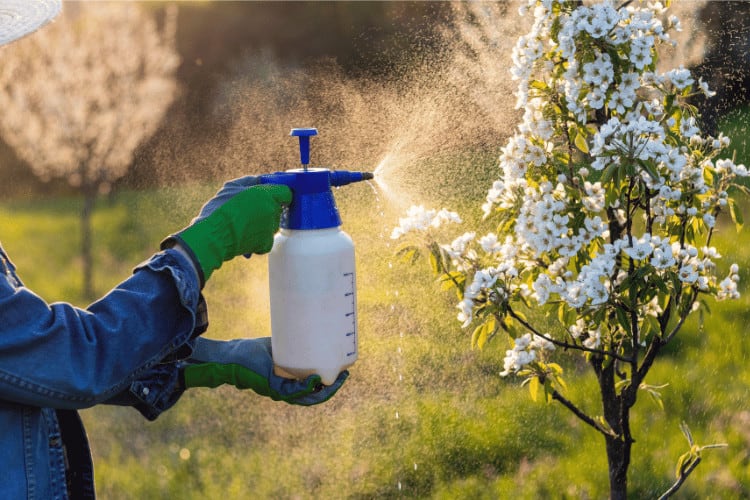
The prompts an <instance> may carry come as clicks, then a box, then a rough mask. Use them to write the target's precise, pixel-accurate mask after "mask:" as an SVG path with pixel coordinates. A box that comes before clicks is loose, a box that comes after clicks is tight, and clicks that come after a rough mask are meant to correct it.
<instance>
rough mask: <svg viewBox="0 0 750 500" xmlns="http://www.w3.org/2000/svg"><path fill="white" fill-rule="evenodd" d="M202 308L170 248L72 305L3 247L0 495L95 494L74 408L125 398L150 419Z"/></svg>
mask: <svg viewBox="0 0 750 500" xmlns="http://www.w3.org/2000/svg"><path fill="white" fill-rule="evenodd" d="M205 311H206V310H205V302H204V300H203V297H202V295H201V294H200V285H199V283H198V278H197V276H196V273H195V272H194V270H193V268H192V264H191V263H190V262H189V261H188V259H187V258H186V257H185V256H184V255H182V254H180V253H179V252H177V251H174V250H166V251H163V252H160V253H158V254H156V255H154V256H153V257H152V258H151V259H149V260H148V261H146V262H144V263H143V264H141V265H139V266H138V267H137V268H136V269H135V272H134V274H133V275H132V276H131V277H130V278H128V279H127V280H125V281H123V282H122V283H121V284H120V285H118V286H117V287H115V288H114V289H112V290H111V291H110V292H109V293H108V294H107V295H106V296H105V297H103V298H102V299H100V300H98V301H97V302H95V303H93V304H91V305H90V306H89V307H87V308H86V309H79V308H75V307H73V306H71V305H70V304H65V303H53V304H48V303H46V302H45V301H44V300H43V299H41V298H40V297H38V296H37V295H35V294H34V293H33V292H32V291H30V290H29V289H27V288H25V287H24V286H23V284H22V283H21V281H20V280H19V279H18V276H17V275H16V272H15V268H14V267H13V264H12V263H11V262H10V260H9V259H8V257H7V255H6V254H5V252H4V251H3V249H2V247H1V246H0V464H2V465H0V496H1V497H2V498H4V499H5V498H8V499H16V498H18V499H26V498H41V499H51V498H68V492H69V488H70V491H71V496H93V472H92V470H91V465H90V460H91V458H90V453H89V448H88V443H87V441H86V437H85V432H83V428H82V426H81V423H80V419H79V418H78V415H77V412H76V411H75V410H78V409H81V408H87V407H90V406H93V405H96V404H99V403H108V404H120V405H123V404H125V405H130V406H134V407H135V408H136V409H138V410H139V411H140V412H141V413H142V414H143V415H144V416H146V417H147V418H149V419H154V418H156V417H157V416H158V415H159V414H160V413H161V412H162V411H164V410H166V409H167V408H169V407H171V406H172V405H173V404H174V403H175V402H176V401H177V399H179V397H180V396H181V395H182V392H183V391H184V388H182V387H181V384H180V380H179V379H180V377H179V373H178V368H177V360H179V359H180V358H184V357H187V356H188V355H189V354H190V353H191V352H192V344H193V338H194V337H195V336H196V335H197V334H200V333H202V332H203V331H205V328H206V325H207V320H206V312H205ZM66 461H67V462H68V467H66ZM66 473H67V476H66Z"/></svg>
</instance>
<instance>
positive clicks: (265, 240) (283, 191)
mask: <svg viewBox="0 0 750 500" xmlns="http://www.w3.org/2000/svg"><path fill="white" fill-rule="evenodd" d="M291 201H292V192H291V190H290V189H289V188H288V187H287V186H282V185H274V184H258V179H257V177H253V176H247V177H242V178H239V179H235V180H233V181H229V182H227V183H226V184H224V186H223V187H222V188H221V189H220V190H219V192H218V193H216V195H215V196H214V197H213V198H212V199H211V200H209V201H208V203H206V204H205V205H204V206H203V208H202V209H201V211H200V214H199V215H198V217H196V218H195V219H193V221H192V222H191V223H190V225H189V226H188V227H187V228H185V229H183V230H182V231H180V232H179V233H177V234H175V235H172V236H170V237H168V238H167V239H166V240H164V242H162V248H165V247H170V246H173V245H174V244H175V243H180V244H181V246H182V247H183V248H185V249H186V250H187V252H188V254H190V256H191V258H192V259H193V261H194V263H195V264H197V266H196V267H197V268H198V272H199V274H200V275H201V276H200V278H201V286H202V285H204V284H205V282H206V280H208V279H209V278H210V277H211V273H213V272H214V271H215V270H216V269H218V268H219V267H221V264H222V263H223V262H225V261H227V260H230V259H232V258H234V257H236V256H238V255H248V256H249V254H251V253H257V254H262V253H268V252H270V251H271V247H272V246H273V237H274V234H275V233H276V231H278V229H279V222H280V220H281V210H282V205H288V204H289V203H291Z"/></svg>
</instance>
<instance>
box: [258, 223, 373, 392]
mask: <svg viewBox="0 0 750 500" xmlns="http://www.w3.org/2000/svg"><path fill="white" fill-rule="evenodd" d="M268 269H269V285H270V293H271V296H270V298H271V331H272V335H271V345H272V350H273V358H274V364H275V370H276V374H277V375H280V376H285V377H287V378H297V379H304V378H305V377H307V376H308V375H312V374H318V375H320V377H321V379H322V380H321V381H322V382H323V384H325V385H331V384H332V383H333V382H335V380H336V377H337V376H338V375H339V373H341V372H342V371H343V370H345V369H346V368H348V367H349V366H351V365H352V364H354V362H355V361H356V360H357V355H358V354H357V292H356V290H357V288H356V273H355V261H354V243H353V242H352V239H351V238H350V237H349V235H347V234H346V233H345V232H344V231H342V230H341V227H333V228H326V229H316V230H293V229H281V231H280V232H279V233H278V234H277V235H276V238H275V241H274V245H273V249H272V250H271V253H270V254H269V257H268Z"/></svg>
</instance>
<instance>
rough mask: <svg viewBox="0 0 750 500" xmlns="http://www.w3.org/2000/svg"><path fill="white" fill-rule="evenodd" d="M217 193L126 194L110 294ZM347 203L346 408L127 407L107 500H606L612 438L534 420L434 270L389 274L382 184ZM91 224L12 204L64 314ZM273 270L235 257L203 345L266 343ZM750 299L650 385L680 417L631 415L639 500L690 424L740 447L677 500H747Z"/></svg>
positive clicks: (727, 246)
mask: <svg viewBox="0 0 750 500" xmlns="http://www.w3.org/2000/svg"><path fill="white" fill-rule="evenodd" d="M427 177H428V176H425V178H427ZM456 182H459V181H458V180H457V181H456ZM215 188H216V186H211V187H206V186H192V187H182V188H179V189H177V188H175V189H163V190H157V191H144V192H127V193H120V194H119V195H118V196H116V197H115V198H114V200H109V201H102V202H101V203H100V205H99V206H98V207H97V210H96V214H95V217H94V227H95V242H94V247H95V254H96V259H97V263H96V272H95V284H96V286H97V287H98V288H99V290H100V292H104V291H106V290H107V289H109V287H111V286H113V285H114V284H116V283H117V282H118V281H119V280H121V279H123V278H125V277H126V276H127V275H128V274H129V273H130V270H131V269H132V267H133V266H134V265H135V264H137V263H138V262H139V261H141V260H143V259H145V258H147V257H148V256H149V255H150V254H151V253H152V252H153V251H154V250H155V249H156V248H157V247H158V244H159V241H160V240H161V238H162V237H164V236H165V235H167V234H169V233H170V232H172V231H175V230H177V229H179V228H180V227H181V226H182V225H183V224H184V223H186V222H187V221H188V220H189V219H190V218H191V217H192V215H193V214H194V213H195V212H196V211H197V210H198V208H199V207H200V205H201V204H202V202H203V201H204V200H205V199H207V198H208V197H209V196H210V195H211V194H212V193H213V191H214V190H215ZM427 191H429V189H427ZM336 196H337V199H338V202H339V208H340V211H341V214H342V218H343V219H344V229H345V230H346V231H347V232H348V233H349V234H350V235H351V236H352V237H353V239H354V241H355V243H356V246H357V259H358V262H357V265H358V288H359V321H360V324H359V326H360V361H359V362H358V363H357V364H356V365H355V366H354V367H353V368H352V370H351V377H350V380H349V381H348V382H347V384H346V385H345V386H344V388H343V389H342V390H341V392H340V393H339V395H337V396H336V397H335V398H334V399H332V400H331V401H330V402H329V403H327V404H325V405H321V406H319V407H313V408H298V407H292V406H288V405H285V404H283V403H275V402H272V401H269V400H265V399H262V398H259V397H256V396H255V395H254V394H251V393H241V392H239V391H235V390H232V389H229V388H221V389H217V390H212V391H211V390H193V391H191V392H189V393H188V394H186V395H185V396H184V397H183V398H182V400H181V401H180V402H179V403H178V404H177V405H176V406H175V407H174V408H173V409H172V410H171V411H170V412H168V413H166V414H164V415H163V416H161V417H160V418H159V419H158V420H157V421H156V422H153V423H149V422H146V421H145V420H144V419H142V418H141V417H140V415H138V414H137V412H135V411H134V410H131V409H127V408H111V407H98V408H95V409H91V410H85V411H84V412H83V416H84V419H85V421H86V424H87V427H88V430H89V434H90V438H91V441H92V446H93V452H94V455H95V466H96V480H97V488H98V492H99V494H100V495H101V497H102V498H118V499H120V498H125V499H128V498H132V499H149V498H154V499H157V498H158V499H161V498H165V497H166V498H186V499H191V498H194V499H203V498H226V499H230V498H231V499H233V498H251V497H252V498H397V497H420V498H425V497H431V498H446V499H448V498H530V499H532V498H552V497H554V498H561V497H565V498H602V497H605V496H606V494H607V485H608V481H607V469H606V459H605V457H604V448H603V441H602V440H601V439H600V438H599V436H598V435H597V434H595V433H594V432H593V431H591V430H590V429H589V428H587V427H585V426H584V425H582V424H581V423H579V422H578V421H577V420H576V419H575V418H574V417H572V416H571V414H570V413H568V412H567V411H566V410H564V409H563V408H561V407H560V406H559V405H555V404H551V405H547V404H544V403H533V402H532V401H531V400H530V398H529V397H528V391H527V390H526V389H525V388H521V387H519V384H518V381H517V380H514V379H503V378H501V377H499V375H498V373H499V372H500V371H501V370H502V359H503V356H504V350H505V349H506V343H505V341H504V340H503V339H497V340H496V341H494V342H493V343H492V344H490V345H489V346H488V347H486V348H485V349H484V350H483V351H472V350H471V349H470V345H469V344H470V343H469V336H468V335H469V334H468V332H465V331H462V330H461V328H460V325H459V323H458V322H457V321H456V320H455V314H454V305H453V297H451V296H449V295H442V294H441V293H440V292H439V291H438V290H439V289H438V287H437V286H436V285H435V283H434V282H433V280H432V278H431V277H430V276H429V275H428V274H427V273H426V272H425V268H424V267H421V266H414V267H410V266H407V265H405V264H403V263H401V262H398V261H396V259H395V258H394V257H393V251H394V248H393V246H392V244H391V241H390V239H389V235H390V231H391V229H392V228H393V227H394V226H395V225H396V223H397V219H398V217H399V216H401V215H403V211H404V210H405V207H404V206H402V205H400V204H398V203H396V202H395V201H394V200H392V199H389V198H388V196H386V193H383V192H379V193H377V195H376V193H375V191H374V190H373V189H372V187H371V186H369V185H367V184H357V185H352V186H348V187H346V188H342V189H341V190H337V191H336ZM396 201H398V200H396ZM402 201H403V200H402ZM413 201H415V200H411V202H413ZM78 205H79V202H78V200H75V199H56V200H44V201H39V202H36V203H28V202H25V203H23V204H15V203H3V204H0V235H1V236H2V242H3V244H4V246H5V248H6V250H7V251H8V252H9V253H10V255H11V258H12V259H14V261H15V263H16V265H17V266H18V269H19V272H20V275H21V278H22V279H23V280H24V281H25V282H26V284H27V285H28V286H29V287H31V288H32V289H34V290H35V291H37V292H38V293H39V294H41V295H42V296H44V297H45V298H46V299H47V300H49V301H53V300H67V301H71V302H73V303H76V304H77V305H85V304H83V303H82V302H81V298H80V295H79V290H80V263H79V262H78V260H77V257H76V255H77V253H76V252H77V245H78V229H77V210H78ZM433 206H434V205H433ZM438 208H439V207H438ZM746 234H747V232H746V231H745V232H743V233H740V234H739V235H738V234H737V233H736V232H735V229H734V227H733V226H731V225H729V224H726V225H722V226H721V230H720V231H719V233H718V236H717V240H716V243H717V247H719V248H720V249H721V250H722V254H723V255H724V256H725V264H726V266H729V264H730V263H731V262H737V263H738V264H740V266H741V268H742V272H743V274H742V276H743V279H745V282H746V281H747V278H748V272H747V270H748V266H749V265H750V262H748V260H750V247H749V246H748V245H747V243H746V242H747V236H746ZM266 266H267V263H266V259H265V257H263V256H254V257H252V258H251V259H249V260H246V259H242V258H239V259H235V260H234V261H232V262H230V263H228V264H226V265H225V266H223V267H222V269H220V270H219V271H217V272H216V273H215V274H214V276H213V277H212V279H211V281H210V283H209V284H208V286H207V288H206V289H205V295H206V297H207V300H208V303H209V314H210V320H211V328H210V330H209V332H208V334H207V335H208V336H211V337H215V338H232V337H238V336H263V335H267V334H268V333H269V322H270V321H269V313H268V290H267V286H268V285H267V280H268V277H267V274H266ZM745 294H747V292H746V291H745ZM745 297H746V295H745V296H743V298H742V299H740V300H739V301H735V302H726V303H721V304H713V303H712V304H710V305H711V309H712V315H711V316H708V317H706V318H704V320H703V322H702V323H701V322H700V321H699V318H698V317H697V316H696V317H695V318H693V319H692V320H691V321H690V322H689V324H688V325H687V326H686V327H685V329H684V331H683V333H682V336H681V340H680V344H679V345H678V346H677V348H674V349H673V350H672V351H671V353H670V354H669V355H668V356H666V357H664V358H662V359H661V360H660V361H658V362H657V364H656V367H655V368H654V369H653V370H652V374H651V375H650V378H649V383H651V384H653V385H660V384H664V383H669V386H668V387H667V388H665V389H664V391H663V396H664V402H665V411H662V410H660V409H659V408H658V407H657V406H656V405H655V404H653V403H652V402H651V401H650V400H649V399H648V398H647V397H646V396H645V395H643V396H642V397H641V400H640V401H639V404H638V405H637V407H636V411H635V412H634V416H633V420H634V425H633V431H634V434H635V439H636V441H637V442H636V444H635V448H634V456H633V463H632V466H631V472H630V483H631V492H632V496H633V498H648V497H654V496H656V495H658V494H659V493H661V492H663V491H664V490H665V489H666V488H667V487H668V486H669V485H670V484H671V483H672V482H673V480H674V466H675V463H676V461H677V458H678V457H679V456H680V455H681V454H682V453H683V452H684V451H686V450H687V442H686V441H685V439H684V438H683V436H682V434H681V432H680V430H679V424H680V422H681V421H685V422H687V423H688V424H689V426H690V428H691V430H692V431H693V434H694V436H695V438H696V440H697V442H698V444H708V443H715V442H726V443H728V445H729V447H728V448H726V449H720V450H711V451H709V452H706V453H705V455H704V457H703V462H702V463H701V465H700V466H699V467H698V469H697V470H696V472H695V473H694V474H693V475H692V476H691V477H690V478H689V480H688V481H687V483H686V484H685V486H684V487H683V489H682V490H681V498H708V497H711V498H739V497H743V496H744V497H747V496H750V465H749V464H750V430H748V429H750V408H749V405H748V403H747V402H748V400H749V399H750V368H748V363H747V359H748V354H750V343H748V342H747V341H746V339H745V335H746V332H745V326H746V325H747V324H748V321H749V320H750V312H749V311H748V308H747V299H746V298H745ZM570 366H571V367H572V365H570ZM571 371H574V370H573V369H572V368H571ZM592 382H593V381H592V380H591V379H590V378H589V377H588V373H587V372H586V371H585V370H582V371H581V374H579V375H575V374H571V375H570V376H569V378H568V384H569V397H570V398H571V399H573V400H575V401H577V402H579V403H580V405H581V406H582V407H584V408H586V409H587V410H588V411H589V412H591V413H593V414H597V413H599V410H598V409H597V408H598V406H597V401H596V394H597V390H596V388H595V387H594V384H593V383H592Z"/></svg>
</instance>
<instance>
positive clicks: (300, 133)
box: [289, 127, 318, 165]
mask: <svg viewBox="0 0 750 500" xmlns="http://www.w3.org/2000/svg"><path fill="white" fill-rule="evenodd" d="M289 135H291V136H293V137H299V159H300V163H302V165H309V164H310V137H312V136H314V135H318V129H316V128H312V127H304V128H293V129H292V132H291V133H290V134H289Z"/></svg>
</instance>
